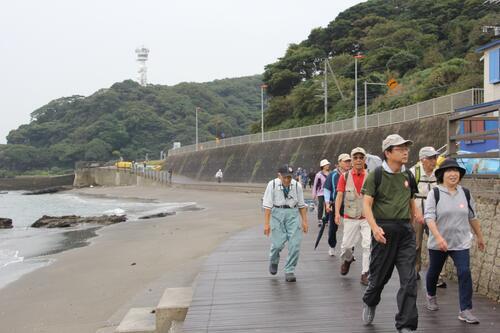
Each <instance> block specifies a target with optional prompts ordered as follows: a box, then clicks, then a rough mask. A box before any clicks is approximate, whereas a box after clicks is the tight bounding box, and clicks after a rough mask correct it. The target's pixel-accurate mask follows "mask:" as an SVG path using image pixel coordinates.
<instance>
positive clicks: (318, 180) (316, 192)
mask: <svg viewBox="0 0 500 333" xmlns="http://www.w3.org/2000/svg"><path fill="white" fill-rule="evenodd" d="M319 167H320V168H321V170H320V171H318V173H317V174H316V176H315V177H314V184H313V188H312V198H313V200H317V203H318V206H317V208H318V227H321V225H322V224H323V211H324V206H325V197H324V195H323V188H324V187H325V182H326V178H327V177H328V175H329V174H330V162H328V160H327V159H323V160H321V162H319Z"/></svg>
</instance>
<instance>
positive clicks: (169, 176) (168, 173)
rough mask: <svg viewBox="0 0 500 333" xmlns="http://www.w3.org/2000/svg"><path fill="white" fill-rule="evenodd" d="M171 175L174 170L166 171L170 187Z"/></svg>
mask: <svg viewBox="0 0 500 333" xmlns="http://www.w3.org/2000/svg"><path fill="white" fill-rule="evenodd" d="M173 173H174V170H172V168H170V169H168V171H167V175H168V183H169V184H170V185H172V175H173Z"/></svg>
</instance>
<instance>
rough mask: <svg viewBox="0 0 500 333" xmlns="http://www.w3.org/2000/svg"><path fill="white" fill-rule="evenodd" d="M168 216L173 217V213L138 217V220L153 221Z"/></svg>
mask: <svg viewBox="0 0 500 333" xmlns="http://www.w3.org/2000/svg"><path fill="white" fill-rule="evenodd" d="M170 215H175V212H163V213H158V214H152V215H145V216H141V217H139V219H141V220H146V219H154V218H157V217H165V216H170Z"/></svg>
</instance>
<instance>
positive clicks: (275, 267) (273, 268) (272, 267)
mask: <svg viewBox="0 0 500 333" xmlns="http://www.w3.org/2000/svg"><path fill="white" fill-rule="evenodd" d="M269 273H271V275H276V273H278V264H273V263H270V264H269Z"/></svg>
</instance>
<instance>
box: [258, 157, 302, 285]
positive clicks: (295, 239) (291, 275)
mask: <svg viewBox="0 0 500 333" xmlns="http://www.w3.org/2000/svg"><path fill="white" fill-rule="evenodd" d="M292 176H293V169H292V168H291V167H289V166H288V165H285V166H283V167H281V168H280V169H279V170H278V177H277V178H275V179H273V180H271V181H270V182H269V183H268V184H267V187H266V191H265V193H264V198H263V207H264V213H265V216H264V234H265V235H266V236H269V235H271V250H270V255H269V257H270V263H269V273H271V274H272V275H276V273H277V272H278V264H279V260H280V252H281V250H283V248H284V247H285V244H286V243H287V242H288V257H287V259H286V263H285V280H286V281H287V282H295V281H296V277H295V267H296V266H297V262H298V260H299V252H300V244H301V242H302V233H307V230H308V225H307V210H306V204H305V202H304V193H303V190H302V185H300V183H299V182H297V181H295V180H294V179H292ZM299 214H300V216H301V218H302V223H301V222H300V218H299Z"/></svg>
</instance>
